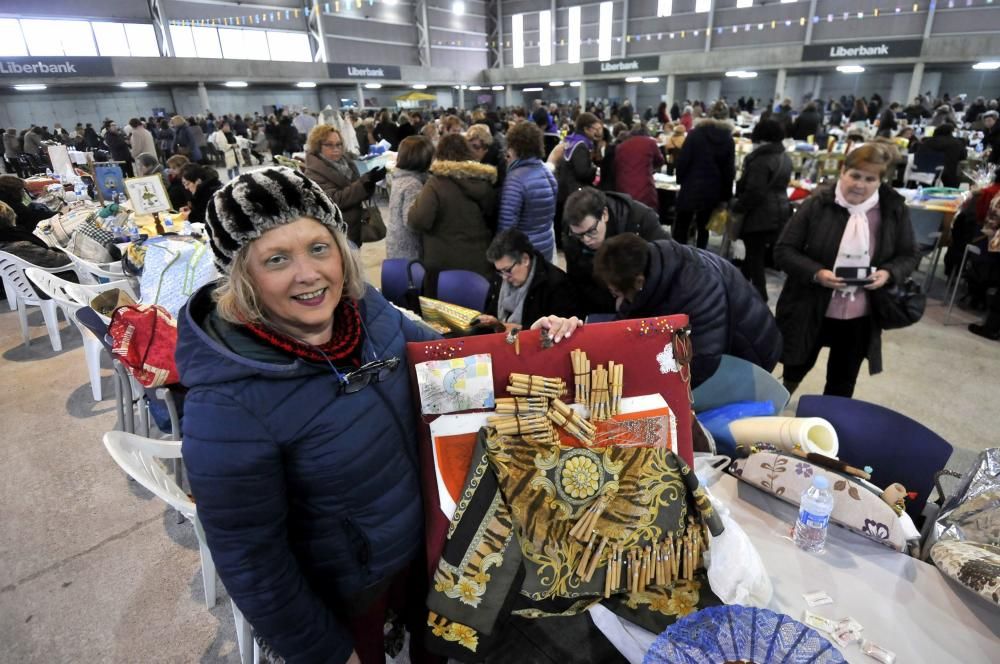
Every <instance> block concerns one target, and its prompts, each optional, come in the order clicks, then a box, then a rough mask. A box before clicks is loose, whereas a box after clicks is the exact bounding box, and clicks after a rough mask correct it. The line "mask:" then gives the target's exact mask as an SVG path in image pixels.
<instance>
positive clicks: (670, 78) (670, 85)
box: [666, 74, 677, 113]
mask: <svg viewBox="0 0 1000 664" xmlns="http://www.w3.org/2000/svg"><path fill="white" fill-rule="evenodd" d="M676 87H677V75H676V74H668V75H667V90H666V93H667V99H666V102H667V113H669V112H670V107H671V106H673V105H674V89H675V88H676Z"/></svg>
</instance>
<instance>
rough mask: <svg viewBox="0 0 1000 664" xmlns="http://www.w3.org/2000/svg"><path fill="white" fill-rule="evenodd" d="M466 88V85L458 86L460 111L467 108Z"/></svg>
mask: <svg viewBox="0 0 1000 664" xmlns="http://www.w3.org/2000/svg"><path fill="white" fill-rule="evenodd" d="M465 90H466V87H465V86H464V85H460V86H459V87H458V110H460V111H461V110H462V109H463V108H465Z"/></svg>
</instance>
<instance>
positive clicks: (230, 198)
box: [205, 166, 347, 274]
mask: <svg viewBox="0 0 1000 664" xmlns="http://www.w3.org/2000/svg"><path fill="white" fill-rule="evenodd" d="M299 217H312V218H313V219H316V220H317V221H319V222H320V223H321V224H323V225H324V226H326V227H328V228H329V229H330V230H331V231H340V232H341V233H346V232H347V225H346V224H345V223H344V217H343V215H341V213H340V208H338V207H337V206H336V205H334V203H333V201H331V200H330V199H329V198H328V197H327V195H326V194H324V193H323V190H322V189H320V188H319V185H317V184H316V183H315V182H313V181H312V180H310V179H309V178H307V177H305V176H304V175H302V174H300V173H297V172H295V171H293V170H292V169H290V168H285V167H281V166H279V167H275V168H265V169H263V170H260V171H254V172H252V173H244V174H243V175H240V176H239V177H237V178H235V179H233V180H232V181H230V182H229V184H227V185H226V186H225V187H223V188H221V189H219V191H217V192H215V196H213V197H212V202H211V203H210V204H209V206H208V210H207V211H206V214H205V220H206V224H205V226H206V228H207V230H208V237H209V239H210V240H211V244H212V251H213V252H214V253H215V265H216V267H218V268H219V271H220V272H222V273H223V274H228V273H229V267H230V265H232V262H233V257H234V256H236V253H237V252H238V251H239V250H240V249H241V248H243V247H244V246H245V245H247V244H249V243H250V242H253V241H254V240H256V239H257V238H259V237H260V236H261V235H263V234H264V233H265V232H267V231H269V230H271V229H272V228H277V227H278V226H281V225H283V224H287V223H291V222H292V221H295V220H296V219H298V218H299Z"/></svg>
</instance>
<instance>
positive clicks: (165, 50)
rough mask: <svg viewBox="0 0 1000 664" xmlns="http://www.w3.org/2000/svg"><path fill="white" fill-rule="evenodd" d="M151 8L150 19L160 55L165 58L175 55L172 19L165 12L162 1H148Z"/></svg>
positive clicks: (147, 3)
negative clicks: (171, 34)
mask: <svg viewBox="0 0 1000 664" xmlns="http://www.w3.org/2000/svg"><path fill="white" fill-rule="evenodd" d="M146 6H148V7H149V18H150V19H151V20H152V22H153V32H154V33H155V34H156V45H157V46H158V47H159V49H160V55H161V56H162V57H165V58H169V57H172V56H173V55H174V42H173V40H172V39H171V38H170V19H169V18H167V15H166V13H165V12H164V11H163V2H162V0H146Z"/></svg>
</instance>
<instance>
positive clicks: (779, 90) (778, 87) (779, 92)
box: [774, 67, 788, 105]
mask: <svg viewBox="0 0 1000 664" xmlns="http://www.w3.org/2000/svg"><path fill="white" fill-rule="evenodd" d="M787 75H788V71H787V70H786V69H785V68H784V67H782V68H781V69H779V70H778V78H777V80H775V82H774V103H775V105H777V104H780V103H781V100H782V99H784V98H785V77H786V76H787Z"/></svg>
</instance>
